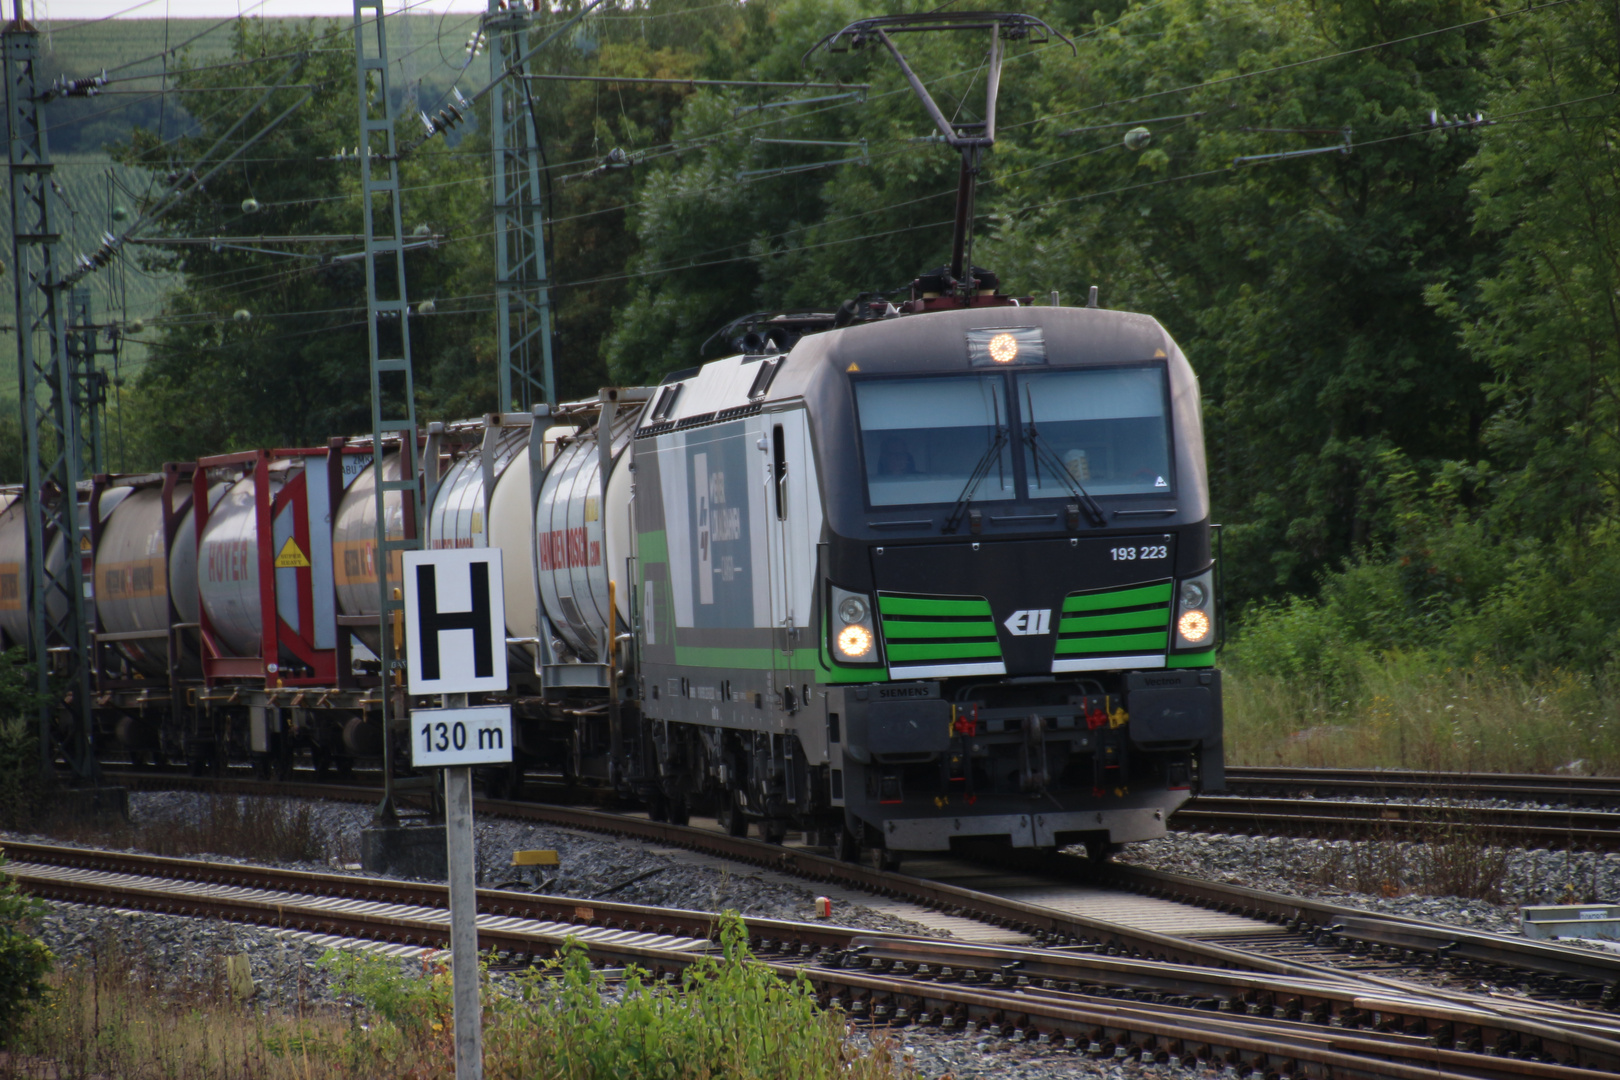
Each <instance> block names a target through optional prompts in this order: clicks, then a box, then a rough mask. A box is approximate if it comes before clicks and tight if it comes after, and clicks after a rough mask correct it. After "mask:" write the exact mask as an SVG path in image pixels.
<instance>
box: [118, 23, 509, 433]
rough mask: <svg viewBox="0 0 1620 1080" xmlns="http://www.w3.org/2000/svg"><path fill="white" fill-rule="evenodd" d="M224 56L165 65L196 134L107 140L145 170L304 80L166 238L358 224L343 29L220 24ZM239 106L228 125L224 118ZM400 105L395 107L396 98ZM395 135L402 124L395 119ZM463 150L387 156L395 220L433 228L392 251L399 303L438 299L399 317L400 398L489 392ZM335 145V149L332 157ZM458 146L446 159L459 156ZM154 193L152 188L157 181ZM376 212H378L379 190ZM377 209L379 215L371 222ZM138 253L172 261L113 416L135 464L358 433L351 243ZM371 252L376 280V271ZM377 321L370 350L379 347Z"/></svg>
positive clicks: (483, 242)
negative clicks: (186, 95) (405, 349)
mask: <svg viewBox="0 0 1620 1080" xmlns="http://www.w3.org/2000/svg"><path fill="white" fill-rule="evenodd" d="M233 34H234V38H233V43H232V50H231V52H232V56H233V57H234V58H235V59H236V60H238V61H240V64H239V66H233V67H218V66H211V67H206V68H189V69H185V70H182V71H181V72H180V73H179V74H178V75H177V76H176V79H175V81H176V83H177V85H178V86H180V87H181V88H183V89H190V90H197V91H201V92H205V93H199V94H198V98H199V99H201V100H206V101H207V106H206V107H203V106H199V105H194V106H193V108H194V111H195V115H196V117H197V121H196V125H197V130H196V132H195V133H194V134H188V135H185V136H183V137H181V138H179V139H168V140H164V139H160V138H159V135H158V133H157V132H155V131H151V130H147V129H144V128H137V129H136V130H135V132H134V133H133V135H132V137H131V139H130V142H129V143H128V144H126V145H125V146H123V147H122V148H120V151H119V152H120V155H121V156H122V157H123V158H124V159H125V160H127V161H129V162H131V163H134V164H138V165H141V166H143V167H145V168H147V169H149V170H151V171H152V172H153V174H154V176H155V178H156V179H158V180H160V181H162V180H166V179H169V178H172V177H173V176H175V175H177V174H179V173H181V172H183V171H184V170H185V169H187V168H189V167H190V166H189V163H190V162H193V161H197V160H198V159H199V158H201V156H202V155H203V153H204V152H205V150H206V149H207V148H208V147H210V146H212V145H213V144H214V143H215V142H216V141H219V140H221V139H223V140H224V142H223V144H222V146H221V149H220V151H219V153H221V154H223V153H225V152H228V151H229V150H230V149H233V148H235V147H236V146H239V145H240V143H241V141H242V140H244V139H246V138H248V137H250V136H251V135H252V134H254V133H255V132H257V131H258V130H259V128H261V127H262V126H263V125H264V124H265V123H267V122H268V121H269V120H270V119H271V118H272V117H274V116H276V115H277V114H279V113H280V112H281V111H282V110H283V109H285V108H287V107H288V106H290V105H292V104H294V103H295V102H297V101H298V99H299V98H300V97H302V96H304V95H305V94H306V93H309V94H310V96H309V99H308V100H307V101H305V102H304V104H303V105H302V106H301V107H300V108H299V109H298V111H297V112H296V113H295V114H293V116H292V117H290V118H289V119H288V120H286V121H285V122H283V123H282V124H281V125H280V126H279V127H277V128H276V129H275V130H273V131H272V132H271V133H270V134H269V135H268V136H266V137H265V138H263V139H262V140H260V141H259V142H258V143H257V144H256V145H254V146H253V147H252V148H250V149H249V150H248V151H247V152H246V153H245V154H244V155H243V158H242V160H241V161H240V162H239V163H233V164H232V165H231V166H230V167H228V168H227V169H225V170H223V171H221V172H220V173H219V174H218V175H216V176H215V177H214V178H213V179H212V180H210V181H209V183H208V185H207V188H206V190H205V191H202V192H199V193H197V194H195V195H193V196H191V197H190V198H189V199H187V200H186V201H184V202H182V203H181V204H180V205H179V206H178V207H177V208H176V209H175V210H174V211H173V212H172V213H170V214H169V215H168V216H167V217H165V218H164V219H163V223H162V228H163V229H164V230H165V232H166V233H167V235H169V236H173V237H188V238H199V237H213V236H244V235H271V236H274V235H282V236H316V235H323V234H338V235H343V234H349V235H353V234H357V233H359V232H360V231H361V228H362V222H361V216H360V196H359V194H358V188H359V175H358V174H359V169H358V166H357V165H356V163H355V161H354V160H353V157H352V149H351V148H352V147H353V146H354V145H355V143H356V141H357V138H356V135H355V126H356V119H355V118H356V105H355V89H354V87H355V83H354V61H353V55H352V53H351V52H350V51H349V50H348V49H347V48H345V45H346V44H347V43H348V38H347V34H346V33H345V32H340V31H338V30H334V29H332V28H331V27H325V28H323V27H321V26H318V25H316V24H299V23H295V22H294V23H289V22H284V21H271V22H266V21H264V20H241V21H239V22H238V23H237V24H235V27H234V30H233ZM278 82H285V83H286V84H288V85H286V86H285V87H284V88H282V89H279V90H276V91H275V92H274V93H272V94H270V95H269V96H268V98H267V99H266V100H265V101H264V103H263V104H262V105H258V107H257V108H256V109H253V110H252V111H251V113H250V112H249V110H250V108H252V107H253V106H254V105H255V104H256V103H257V102H258V99H259V97H260V94H261V91H260V90H258V89H256V88H254V89H234V87H239V86H244V85H249V84H252V83H262V84H266V85H270V84H275V83H278ZM245 114H246V120H245V122H244V123H242V125H241V127H239V128H238V129H237V130H236V132H235V133H234V134H232V133H230V131H229V129H230V127H231V126H232V125H233V124H236V123H237V122H238V121H239V120H241V119H242V118H243V117H244V115H245ZM406 115H407V116H408V115H409V111H407V112H406ZM400 134H401V137H402V140H403V139H408V138H410V136H411V129H410V128H409V127H408V126H406V125H405V124H404V123H402V124H401V132H400ZM464 143H465V144H466V149H465V150H464V151H463V150H459V149H458V148H452V147H449V146H446V145H444V142H443V140H439V141H436V142H434V143H431V144H429V146H428V148H427V149H425V150H423V151H422V152H419V153H417V154H415V155H413V156H411V157H409V158H407V159H406V161H405V163H404V165H403V167H402V169H401V186H402V189H403V191H404V193H403V197H402V206H403V207H404V211H405V221H406V231H407V233H415V232H416V231H418V230H424V231H426V232H427V233H429V234H433V235H439V236H442V237H444V238H445V241H444V242H443V243H440V244H438V245H437V246H424V247H421V248H418V249H416V250H412V251H410V252H409V253H408V254H407V255H406V272H407V275H408V284H409V289H410V293H411V298H412V300H413V301H416V302H419V301H422V300H425V299H433V298H435V297H438V298H441V299H439V300H437V301H436V306H437V312H436V313H435V314H434V315H433V316H432V317H431V318H415V317H413V318H412V319H411V320H410V324H411V333H412V345H413V350H414V354H415V359H416V367H417V372H418V380H419V395H418V406H419V408H421V409H423V410H424V411H426V412H427V413H428V414H429V415H466V414H468V413H473V412H478V411H483V410H485V409H487V408H489V407H491V406H492V405H493V403H494V385H495V379H494V361H493V353H494V349H493V343H492V335H491V333H490V330H489V323H490V320H489V314H488V313H489V310H490V307H491V301H490V293H491V290H492V274H491V272H490V270H489V268H488V260H487V257H486V249H487V246H488V244H489V225H488V220H487V205H486V203H485V201H484V200H485V198H486V196H485V195H484V191H483V185H481V184H480V183H478V182H476V177H477V175H478V174H477V173H476V172H475V174H474V182H473V183H468V182H466V181H467V179H468V178H467V177H466V162H467V161H468V160H472V161H476V162H482V163H484V164H483V166H482V167H483V169H484V171H485V172H487V142H486V143H484V147H485V149H484V150H483V152H482V153H480V152H479V147H478V140H477V139H476V138H473V139H468V140H464ZM346 150H348V151H349V153H348V154H345V151H346ZM464 154H465V155H467V156H463V155H464ZM157 187H158V189H159V190H161V187H162V184H161V183H160V184H158V185H157ZM379 210H380V211H381V210H383V207H382V206H381V203H380V201H379ZM384 221H386V218H384ZM162 250H163V253H160V254H152V255H149V256H148V265H152V266H162V267H164V268H166V269H171V270H174V271H178V272H179V273H180V274H182V275H183V278H184V286H183V288H181V289H179V290H177V291H176V292H175V293H173V294H172V295H171V296H170V297H169V299H168V302H167V304H166V306H165V311H164V314H163V316H162V318H161V319H160V320H158V323H157V326H156V328H155V330H154V332H153V334H152V338H151V342H150V343H151V345H152V346H153V350H154V358H153V359H152V361H151V362H150V363H149V364H148V365H147V366H146V368H145V369H144V370H143V371H142V373H141V376H140V378H139V380H138V381H137V383H136V385H135V386H134V387H133V389H132V392H131V393H130V394H129V395H128V398H127V399H126V423H127V424H128V425H129V426H130V427H131V429H132V430H133V432H134V435H133V437H132V441H133V442H134V444H135V445H137V446H139V447H140V448H141V450H142V451H143V452H144V455H143V456H144V458H145V463H146V464H148V465H152V464H156V463H157V462H158V461H161V460H166V459H167V460H172V459H186V458H192V457H196V456H198V455H201V454H208V453H219V452H223V451H226V450H233V449H240V448H243V447H248V446H258V445H272V444H273V445H310V444H314V443H319V442H322V441H324V440H325V439H327V438H328V437H330V436H333V435H345V434H353V433H357V432H362V431H367V430H369V429H370V426H371V425H370V412H369V385H368V375H367V367H366V362H365V357H366V355H367V351H368V345H367V330H366V317H365V310H366V309H365V279H364V276H363V268H362V264H361V263H360V262H359V261H358V260H356V259H355V258H354V257H353V256H354V255H355V254H356V253H357V252H358V250H359V244H358V243H356V242H354V241H348V242H342V243H332V242H317V241H313V240H312V241H309V242H307V243H297V244H285V245H274V246H272V245H267V244H266V245H260V244H254V243H250V242H236V243H231V244H218V245H196V244H193V245H188V246H183V247H176V248H172V249H162ZM391 276H392V274H391V268H390V267H389V265H388V264H387V263H386V261H380V263H379V279H380V280H384V281H387V280H389V279H390V278H391ZM389 329H391V331H392V333H393V334H398V333H399V332H400V331H399V328H398V327H392V328H385V342H384V345H383V348H384V350H385V352H389V351H397V349H398V348H399V345H398V339H397V338H395V339H394V342H393V343H392V348H390V343H389V342H388V341H387V340H386V338H387V331H388V330H389Z"/></svg>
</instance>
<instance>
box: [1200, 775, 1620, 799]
mask: <svg viewBox="0 0 1620 1080" xmlns="http://www.w3.org/2000/svg"><path fill="white" fill-rule="evenodd" d="M1226 787H1227V790H1228V791H1230V792H1231V793H1232V794H1234V795H1243V796H1251V797H1255V796H1260V797H1289V796H1298V795H1305V796H1308V797H1314V798H1327V797H1334V796H1346V795H1351V796H1364V797H1368V798H1372V799H1378V800H1394V801H1411V800H1414V799H1449V800H1452V801H1457V802H1481V801H1484V800H1489V799H1504V800H1509V801H1512V802H1519V803H1530V804H1535V803H1549V802H1551V803H1559V804H1563V805H1568V806H1582V807H1594V808H1607V809H1620V777H1617V776H1566V775H1561V774H1554V775H1544V774H1539V773H1456V772H1449V773H1448V772H1423V771H1420V770H1413V769H1326V768H1283V767H1275V766H1252V765H1245V766H1239V765H1229V766H1227V769H1226Z"/></svg>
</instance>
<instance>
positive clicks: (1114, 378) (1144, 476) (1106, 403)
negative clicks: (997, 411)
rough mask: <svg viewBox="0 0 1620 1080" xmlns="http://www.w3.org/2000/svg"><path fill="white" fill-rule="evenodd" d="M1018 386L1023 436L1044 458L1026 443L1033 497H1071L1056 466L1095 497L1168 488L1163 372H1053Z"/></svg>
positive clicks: (1157, 368)
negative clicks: (1033, 442) (1030, 435)
mask: <svg viewBox="0 0 1620 1080" xmlns="http://www.w3.org/2000/svg"><path fill="white" fill-rule="evenodd" d="M1017 386H1018V404H1019V407H1020V412H1021V413H1022V420H1023V423H1024V427H1025V432H1026V436H1027V434H1028V432H1029V431H1030V430H1031V429H1033V430H1034V432H1035V433H1036V435H1035V438H1036V441H1037V442H1038V443H1039V444H1041V453H1039V454H1036V453H1035V452H1034V448H1033V447H1030V446H1029V444H1028V442H1027V441H1026V444H1025V445H1026V449H1025V451H1024V468H1025V471H1026V473H1027V475H1028V478H1029V487H1030V496H1031V497H1032V498H1037V499H1038V498H1042V497H1055V496H1059V495H1066V494H1068V491H1069V488H1068V485H1067V484H1066V483H1065V482H1064V479H1063V478H1062V477H1060V476H1055V475H1053V469H1055V468H1056V467H1057V463H1058V462H1061V463H1062V465H1063V467H1064V468H1066V469H1068V471H1069V474H1070V476H1072V477H1073V478H1074V479H1075V480H1077V481H1079V482H1080V484H1081V485H1082V486H1084V488H1085V489H1086V491H1088V492H1090V493H1091V494H1093V495H1143V494H1153V493H1158V494H1164V493H1167V492H1169V491H1170V490H1171V485H1172V483H1173V482H1174V478H1173V477H1172V476H1171V475H1170V425H1169V422H1168V417H1167V411H1168V410H1167V408H1166V404H1165V373H1164V368H1163V367H1160V366H1154V367H1146V368H1092V369H1089V370H1069V371H1048V372H1041V373H1040V374H1033V375H1019V376H1017ZM1047 451H1050V453H1047Z"/></svg>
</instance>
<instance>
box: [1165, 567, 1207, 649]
mask: <svg viewBox="0 0 1620 1080" xmlns="http://www.w3.org/2000/svg"><path fill="white" fill-rule="evenodd" d="M1175 644H1176V648H1178V649H1194V648H1197V649H1207V648H1209V647H1210V646H1211V645H1213V644H1215V570H1214V568H1213V567H1212V568H1210V569H1208V570H1205V571H1204V572H1203V573H1202V574H1199V575H1198V576H1197V577H1191V578H1188V579H1187V580H1186V581H1183V582H1181V583H1180V585H1179V586H1178V587H1177V588H1176V642H1175Z"/></svg>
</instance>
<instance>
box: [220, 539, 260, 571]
mask: <svg viewBox="0 0 1620 1080" xmlns="http://www.w3.org/2000/svg"><path fill="white" fill-rule="evenodd" d="M257 555H258V552H257V551H256V550H255V548H254V546H253V543H252V542H251V541H248V540H221V541H219V542H217V543H213V544H209V545H208V580H209V581H247V580H248V579H249V578H252V577H255V576H257V572H256V570H255V569H254V567H253V560H254V559H255V558H256V557H257Z"/></svg>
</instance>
